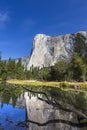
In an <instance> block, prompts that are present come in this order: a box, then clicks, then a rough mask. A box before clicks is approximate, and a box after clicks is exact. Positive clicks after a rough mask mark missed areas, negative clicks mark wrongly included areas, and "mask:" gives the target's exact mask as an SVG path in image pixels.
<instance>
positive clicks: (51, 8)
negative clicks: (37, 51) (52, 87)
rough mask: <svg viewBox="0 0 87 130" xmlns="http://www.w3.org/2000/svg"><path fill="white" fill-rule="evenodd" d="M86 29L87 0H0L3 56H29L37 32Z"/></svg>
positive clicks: (0, 44)
mask: <svg viewBox="0 0 87 130" xmlns="http://www.w3.org/2000/svg"><path fill="white" fill-rule="evenodd" d="M81 30H87V0H0V51H1V52H2V58H3V59H8V58H9V57H12V58H18V57H23V56H28V55H29V54H30V51H31V47H32V42H33V38H34V36H35V35H36V34H38V33H44V34H47V35H59V34H66V33H73V32H77V31H81Z"/></svg>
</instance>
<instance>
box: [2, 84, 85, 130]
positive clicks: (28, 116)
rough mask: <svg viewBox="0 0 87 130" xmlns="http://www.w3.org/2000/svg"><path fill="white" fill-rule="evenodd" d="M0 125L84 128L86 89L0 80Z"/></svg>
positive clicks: (17, 129) (31, 129) (24, 129)
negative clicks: (33, 85)
mask: <svg viewBox="0 0 87 130" xmlns="http://www.w3.org/2000/svg"><path fill="white" fill-rule="evenodd" d="M0 129H2V130H87V92H83V91H75V90H69V91H64V90H62V89H58V88H51V87H43V86H41V87H27V86H16V85H12V86H10V85H8V86H5V85H2V84H1V85H0Z"/></svg>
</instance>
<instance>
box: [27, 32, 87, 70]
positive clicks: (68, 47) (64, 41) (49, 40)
mask: <svg viewBox="0 0 87 130" xmlns="http://www.w3.org/2000/svg"><path fill="white" fill-rule="evenodd" d="M77 33H80V34H81V35H83V36H84V37H85V38H86V42H87V31H80V32H77ZM77 33H73V34H65V35H59V36H47V35H45V34H37V35H36V36H35V38H34V41H33V47H32V52H31V56H30V60H29V63H28V65H27V69H28V70H29V69H30V67H31V66H33V67H39V68H41V67H43V66H46V67H47V66H52V65H54V64H55V63H56V62H57V61H58V60H60V59H69V58H70V56H71V54H72V52H73V45H74V43H75V36H76V34H77Z"/></svg>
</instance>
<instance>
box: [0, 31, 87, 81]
mask: <svg viewBox="0 0 87 130" xmlns="http://www.w3.org/2000/svg"><path fill="white" fill-rule="evenodd" d="M74 41H75V42H74V45H73V53H72V55H71V58H70V59H67V60H66V59H64V60H59V61H58V62H57V63H56V64H55V65H54V66H49V67H43V68H41V69H39V67H33V66H32V67H31V69H30V70H27V69H25V68H24V67H23V66H22V64H21V59H19V61H18V62H17V63H16V62H15V60H12V59H11V58H9V60H8V61H0V78H2V79H3V80H6V79H37V80H44V81H65V80H67V81H86V80H87V43H86V42H85V41H86V39H85V37H84V36H83V35H81V34H80V33H77V34H76V36H75V39H74Z"/></svg>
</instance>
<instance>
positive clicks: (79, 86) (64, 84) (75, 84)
mask: <svg viewBox="0 0 87 130" xmlns="http://www.w3.org/2000/svg"><path fill="white" fill-rule="evenodd" d="M6 83H9V84H15V85H26V86H45V87H57V88H68V89H69V88H70V89H75V90H80V89H85V90H87V82H68V81H62V82H55V81H37V80H17V79H11V80H7V81H6Z"/></svg>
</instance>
